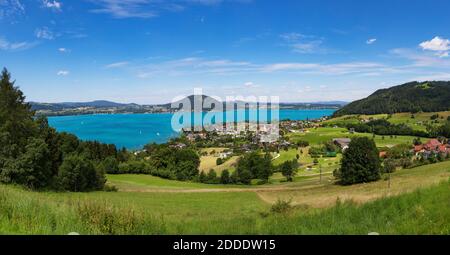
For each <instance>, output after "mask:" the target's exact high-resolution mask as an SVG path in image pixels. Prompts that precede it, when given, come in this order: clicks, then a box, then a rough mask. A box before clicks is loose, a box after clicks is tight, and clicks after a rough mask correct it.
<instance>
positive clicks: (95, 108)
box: [30, 95, 346, 115]
mask: <svg viewBox="0 0 450 255" xmlns="http://www.w3.org/2000/svg"><path fill="white" fill-rule="evenodd" d="M186 98H187V99H188V100H189V101H190V103H191V105H192V106H193V103H194V100H195V99H194V98H195V97H194V95H191V96H188V97H186ZM197 98H198V99H199V101H200V100H201V101H200V102H204V101H205V100H206V99H207V98H209V99H210V101H209V103H211V104H212V107H213V108H214V107H216V105H217V104H224V105H225V103H224V102H220V101H218V100H215V99H214V98H212V97H209V96H206V95H202V96H201V97H200V96H198V97H197ZM182 101H183V100H180V101H178V102H176V103H175V105H179V104H180V103H181V102H182ZM233 103H235V104H236V105H240V106H241V107H242V105H244V104H248V105H249V106H250V107H255V106H256V103H246V102H233ZM345 104H346V103H345V102H341V101H333V102H317V103H280V109H325V108H333V109H339V108H341V107H342V106H343V105H345ZM30 105H31V107H32V109H33V110H35V111H36V112H37V113H38V114H41V115H73V114H92V113H154V112H172V111H177V110H180V108H175V109H173V108H171V105H172V104H171V103H167V104H158V105H139V104H135V103H130V104H124V103H116V102H111V101H106V100H96V101H91V102H61V103H39V102H30ZM224 109H225V108H224ZM191 110H193V109H191ZM203 110H206V111H207V110H211V109H208V108H205V109H203Z"/></svg>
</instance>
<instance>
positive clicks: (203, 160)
mask: <svg viewBox="0 0 450 255" xmlns="http://www.w3.org/2000/svg"><path fill="white" fill-rule="evenodd" d="M226 149H227V148H207V149H203V150H202V152H206V153H207V154H208V155H206V156H201V157H200V167H199V170H200V171H202V172H205V173H208V172H209V171H210V170H211V169H214V171H216V173H217V174H218V175H220V174H221V173H222V171H223V170H225V169H227V170H228V171H230V172H233V171H234V170H235V169H236V163H237V160H238V159H239V157H237V156H234V157H231V158H229V159H228V160H227V161H225V162H224V163H223V164H222V165H219V166H218V165H217V159H218V158H219V157H218V155H216V154H217V153H218V152H222V151H224V150H226ZM211 152H216V153H215V154H211Z"/></svg>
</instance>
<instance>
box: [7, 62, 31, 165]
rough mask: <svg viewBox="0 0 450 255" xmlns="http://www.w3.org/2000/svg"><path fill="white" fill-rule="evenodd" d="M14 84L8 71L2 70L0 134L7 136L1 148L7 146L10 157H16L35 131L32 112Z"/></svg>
mask: <svg viewBox="0 0 450 255" xmlns="http://www.w3.org/2000/svg"><path fill="white" fill-rule="evenodd" d="M14 83H15V82H14V81H11V74H10V73H9V72H8V70H6V68H5V69H3V71H2V73H1V77H0V132H2V133H3V132H4V133H7V134H8V136H7V140H5V141H3V142H5V143H4V144H2V146H8V147H9V154H10V156H12V157H17V156H18V155H19V154H20V153H21V152H23V149H24V148H25V146H26V144H27V140H28V138H29V137H31V136H33V135H34V134H35V133H36V131H37V130H36V125H35V124H34V122H33V116H34V112H33V111H31V106H30V105H29V104H28V103H25V96H24V95H23V93H22V91H20V90H19V88H18V87H16V86H14Z"/></svg>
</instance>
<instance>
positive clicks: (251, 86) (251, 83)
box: [244, 81, 260, 89]
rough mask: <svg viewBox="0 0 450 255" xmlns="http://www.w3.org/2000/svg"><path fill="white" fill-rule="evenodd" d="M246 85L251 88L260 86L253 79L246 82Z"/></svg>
mask: <svg viewBox="0 0 450 255" xmlns="http://www.w3.org/2000/svg"><path fill="white" fill-rule="evenodd" d="M244 87H246V88H248V89H250V88H259V87H260V86H259V85H258V84H255V83H254V82H252V81H248V82H246V83H244Z"/></svg>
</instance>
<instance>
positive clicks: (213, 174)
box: [206, 169, 217, 184]
mask: <svg viewBox="0 0 450 255" xmlns="http://www.w3.org/2000/svg"><path fill="white" fill-rule="evenodd" d="M206 179H207V180H208V183H212V184H214V183H216V182H217V173H216V171H214V169H211V170H209V172H208V175H207V176H206Z"/></svg>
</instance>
